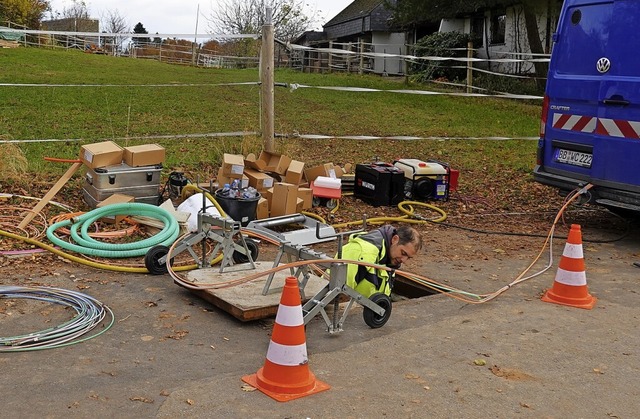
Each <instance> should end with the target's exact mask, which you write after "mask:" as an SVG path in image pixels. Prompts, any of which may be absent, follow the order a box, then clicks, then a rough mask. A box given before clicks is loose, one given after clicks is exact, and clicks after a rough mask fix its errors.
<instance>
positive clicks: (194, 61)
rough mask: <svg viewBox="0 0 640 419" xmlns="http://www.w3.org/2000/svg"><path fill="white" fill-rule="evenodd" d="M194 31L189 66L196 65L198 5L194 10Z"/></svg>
mask: <svg viewBox="0 0 640 419" xmlns="http://www.w3.org/2000/svg"><path fill="white" fill-rule="evenodd" d="M196 10H197V11H196V30H195V34H194V35H193V45H192V47H191V65H192V66H195V65H196V48H197V45H198V18H199V17H200V4H198V8H197V9H196Z"/></svg>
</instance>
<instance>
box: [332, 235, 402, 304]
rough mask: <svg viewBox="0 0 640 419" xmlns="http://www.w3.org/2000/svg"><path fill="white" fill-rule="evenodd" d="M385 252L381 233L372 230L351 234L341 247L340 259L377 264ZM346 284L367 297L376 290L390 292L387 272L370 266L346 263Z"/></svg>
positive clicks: (388, 293) (387, 293)
mask: <svg viewBox="0 0 640 419" xmlns="http://www.w3.org/2000/svg"><path fill="white" fill-rule="evenodd" d="M386 252H387V249H386V246H385V241H384V237H383V235H382V233H381V232H380V231H378V230H374V231H371V232H368V233H357V234H353V235H351V237H349V242H348V243H347V244H346V245H344V246H343V247H342V259H347V260H357V261H360V262H367V263H373V264H376V265H379V264H380V261H381V260H383V259H384V257H385V255H386ZM347 285H348V286H350V287H351V288H353V289H355V290H356V291H358V292H359V293H360V294H362V295H364V296H365V297H367V298H369V297H370V296H371V295H372V294H374V293H376V292H381V293H384V294H386V295H390V294H391V286H390V285H389V272H388V271H386V270H384V269H377V268H374V267H370V266H363V265H354V264H347Z"/></svg>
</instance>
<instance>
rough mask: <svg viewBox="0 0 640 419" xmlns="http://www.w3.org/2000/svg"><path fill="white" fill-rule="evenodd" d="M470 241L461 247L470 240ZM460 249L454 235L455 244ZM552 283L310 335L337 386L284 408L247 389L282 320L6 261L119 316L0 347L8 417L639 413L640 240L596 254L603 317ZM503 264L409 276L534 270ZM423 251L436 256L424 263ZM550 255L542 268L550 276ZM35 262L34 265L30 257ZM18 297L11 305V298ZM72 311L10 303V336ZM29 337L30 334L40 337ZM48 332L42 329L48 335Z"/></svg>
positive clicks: (314, 324)
mask: <svg viewBox="0 0 640 419" xmlns="http://www.w3.org/2000/svg"><path fill="white" fill-rule="evenodd" d="M450 234H459V235H460V237H459V243H461V244H460V245H461V246H462V245H463V244H464V243H465V242H468V241H469V240H471V239H470V236H469V234H468V233H465V232H451V233H450ZM452 241H453V242H455V237H453V238H452ZM562 247H563V246H562V245H559V246H556V247H555V248H554V256H555V261H556V262H555V263H554V266H553V267H552V268H551V269H549V270H548V271H547V272H546V273H544V274H542V275H540V276H536V277H534V278H532V279H530V280H527V281H525V282H523V283H521V284H518V285H517V286H515V287H513V288H511V289H509V290H508V291H506V292H505V293H503V294H501V295H500V296H499V297H498V298H496V299H495V300H493V301H491V302H488V303H484V304H479V305H471V304H466V303H463V302H461V301H458V300H455V299H453V298H450V297H449V296H447V295H442V294H439V295H436V296H429V297H422V298H419V299H410V300H403V301H397V302H394V304H393V311H392V315H391V318H390V320H389V321H388V323H387V324H386V325H384V326H383V327H381V328H379V329H370V328H369V327H368V326H367V325H366V324H365V323H364V321H363V319H362V310H361V308H360V307H359V306H356V307H355V308H353V309H352V311H351V312H350V313H349V315H348V317H347V321H346V323H345V327H344V329H345V330H344V331H343V332H341V333H338V334H334V335H331V334H329V333H328V332H327V331H326V327H325V323H324V321H323V319H322V318H321V317H320V316H317V317H316V318H314V319H313V320H312V321H311V323H310V324H309V325H308V326H307V328H306V345H307V350H308V353H309V368H310V370H311V371H312V372H313V373H314V374H315V375H316V377H317V379H318V380H321V381H323V382H325V383H327V384H329V385H330V386H331V388H330V389H329V390H328V391H325V392H322V393H318V394H313V395H311V396H307V397H304V398H301V399H298V400H293V401H289V402H285V403H282V402H276V401H274V400H273V399H271V398H270V397H268V396H266V395H264V394H263V393H261V392H260V391H248V390H251V389H248V388H246V387H245V386H243V384H244V383H243V382H242V381H241V377H242V376H244V375H247V374H253V373H255V372H256V371H257V370H258V369H259V368H260V367H262V366H263V365H264V362H265V356H266V353H267V347H268V344H269V340H270V333H271V330H272V325H273V319H266V320H261V321H254V322H248V323H243V322H240V321H238V320H236V319H235V318H233V317H232V316H230V315H228V314H227V313H225V312H223V311H221V310H219V309H217V308H215V307H213V306H211V305H210V304H209V303H207V302H205V301H203V300H201V299H200V298H198V297H197V296H195V295H194V294H193V293H191V292H189V291H187V290H185V289H183V288H180V287H178V286H177V285H175V284H174V283H173V282H172V281H171V279H170V278H169V277H168V276H151V275H138V274H122V273H114V272H108V271H101V270H96V269H93V268H89V267H83V266H80V265H76V264H73V263H66V262H57V263H55V264H53V265H50V266H47V269H46V270H42V269H34V270H32V271H29V270H25V269H24V265H21V264H20V265H18V264H12V263H8V264H5V266H3V267H1V268H0V284H3V285H9V284H16V283H20V284H44V285H52V286H58V287H62V288H68V289H75V290H81V291H82V292H84V293H87V294H89V295H91V296H93V297H95V298H97V299H98V300H100V301H102V302H103V303H105V304H108V305H109V306H110V307H111V308H112V309H113V311H114V313H115V315H116V320H115V323H114V325H113V327H112V328H111V329H109V330H108V331H107V332H106V333H104V334H103V335H101V336H99V337H96V338H94V339H91V340H89V341H86V342H83V343H80V344H76V345H72V346H68V347H64V348H59V349H51V350H42V351H34V352H20V353H2V352H0V371H2V380H1V381H0V400H1V405H2V411H3V413H2V416H3V417H6V418H48V417H51V418H57V417H72V418H73V417H82V418H85V417H105V418H107V417H121V418H140V417H160V418H175V417H194V418H213V417H215V418H239V417H243V418H245V417H248V418H361V417H367V418H384V417H415V418H426V417H469V418H476V417H477V418H486V417H496V418H512V417H532V418H541V417H542V418H568V417H571V418H611V417H616V418H635V417H638V411H639V408H640V403H639V402H638V400H640V380H638V377H639V376H640V350H639V349H638V348H640V330H639V324H640V321H639V320H640V304H639V302H640V299H639V298H638V290H639V285H640V284H639V278H640V269H639V268H638V267H636V266H634V265H633V262H637V261H640V235H638V234H633V235H630V236H628V237H627V238H625V239H624V240H622V241H618V242H615V243H603V244H597V243H593V244H585V246H584V253H585V263H586V266H587V268H586V273H587V280H588V286H589V290H590V292H591V293H592V294H593V295H594V296H596V297H597V298H598V301H597V304H596V306H595V308H594V309H593V310H584V309H578V308H573V307H566V306H560V305H556V304H550V303H545V302H542V301H540V296H541V294H542V293H543V291H544V290H545V289H547V288H549V287H551V285H552V284H553V282H554V276H555V273H556V268H557V260H558V259H559V258H560V255H561V253H562V250H563V249H562ZM492 250H493V252H492V253H491V254H492V256H486V255H477V256H471V257H469V258H466V259H464V260H461V259H457V258H453V259H450V260H448V259H447V258H441V259H439V260H438V262H437V263H422V264H419V265H414V266H413V268H415V269H420V273H422V274H424V275H428V276H429V277H431V278H434V279H443V278H444V279H445V280H446V282H447V283H448V284H450V285H452V286H455V287H460V288H462V289H465V290H470V291H473V292H491V291H494V290H497V289H499V288H500V287H501V286H502V285H505V284H506V283H508V282H510V281H511V280H512V279H513V278H515V277H516V276H517V274H518V273H520V272H521V271H522V270H523V269H524V268H526V267H527V265H528V264H529V263H530V262H531V261H532V260H533V257H534V256H535V252H533V251H532V249H531V248H529V247H527V246H523V247H522V248H520V249H519V250H518V251H508V252H507V254H505V252H501V251H498V250H496V249H492ZM425 257H426V256H425ZM546 261H547V257H546V255H543V257H542V258H541V259H540V261H539V262H538V263H537V264H536V265H535V266H534V269H533V270H532V272H535V271H536V270H540V268H541V267H542V266H543V265H544V263H545V262H546ZM34 263H35V264H37V263H38V259H37V258H35V259H34ZM9 303H11V304H9ZM65 316H68V312H65V310H64V309H63V308H61V307H58V306H55V307H50V305H47V304H46V303H31V302H15V301H8V300H2V299H0V336H11V333H16V332H17V331H18V330H24V329H25V328H32V327H42V326H44V327H50V326H52V325H55V324H57V322H59V321H61V320H63V319H64V318H65ZM29 330H30V329H29ZM36 330H38V329H36Z"/></svg>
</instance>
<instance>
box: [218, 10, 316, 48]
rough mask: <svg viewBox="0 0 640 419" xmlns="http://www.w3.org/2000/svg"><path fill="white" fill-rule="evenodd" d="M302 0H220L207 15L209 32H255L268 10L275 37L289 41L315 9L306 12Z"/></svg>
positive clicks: (311, 20)
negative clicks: (268, 8) (309, 12)
mask: <svg viewBox="0 0 640 419" xmlns="http://www.w3.org/2000/svg"><path fill="white" fill-rule="evenodd" d="M304 5H305V4H304V1H302V0H221V1H218V2H217V6H215V8H214V10H213V12H211V14H210V16H209V17H208V18H207V20H208V21H209V29H210V31H211V32H212V33H230V34H257V33H260V30H261V28H262V26H263V25H264V23H265V20H266V9H267V7H270V8H271V10H272V23H273V26H274V31H275V36H276V38H278V39H280V40H282V41H290V40H292V39H293V38H295V37H296V36H298V35H300V34H302V33H303V32H304V31H305V30H307V29H309V28H310V27H311V26H312V25H313V24H314V23H315V20H316V18H317V12H315V13H314V14H312V16H307V15H306V14H305V10H304Z"/></svg>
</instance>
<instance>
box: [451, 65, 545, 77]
mask: <svg viewBox="0 0 640 419" xmlns="http://www.w3.org/2000/svg"><path fill="white" fill-rule="evenodd" d="M449 68H460V69H463V70H465V69H469V68H471V70H472V71H477V72H480V73H486V74H493V75H495V76H502V77H511V78H515V79H540V80H546V78H545V77H535V76H520V75H517V74H509V73H498V72H495V71H489V70H484V69H482V68H477V67H467V66H461V65H453V66H451V67H449Z"/></svg>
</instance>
